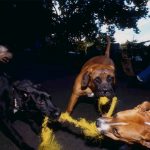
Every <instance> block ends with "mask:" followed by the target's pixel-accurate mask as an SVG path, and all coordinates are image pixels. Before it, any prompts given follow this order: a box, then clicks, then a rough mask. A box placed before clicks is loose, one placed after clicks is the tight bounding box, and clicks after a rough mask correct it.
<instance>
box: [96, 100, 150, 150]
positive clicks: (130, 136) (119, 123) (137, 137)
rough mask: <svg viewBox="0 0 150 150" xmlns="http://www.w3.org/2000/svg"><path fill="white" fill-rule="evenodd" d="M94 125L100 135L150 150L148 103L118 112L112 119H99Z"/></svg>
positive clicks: (149, 109) (149, 103) (149, 112)
mask: <svg viewBox="0 0 150 150" xmlns="http://www.w3.org/2000/svg"><path fill="white" fill-rule="evenodd" d="M96 125H97V128H98V130H99V131H100V132H101V133H102V134H104V135H105V136H108V137H110V138H112V139H114V140H121V141H125V142H127V143H129V144H132V143H140V144H142V145H143V146H146V147H148V148H150V102H147V101H145V102H143V103H142V104H141V105H138V106H137V107H135V108H133V109H130V110H125V111H121V112H118V113H117V114H116V115H115V116H114V117H112V118H99V119H98V120H97V122H96Z"/></svg>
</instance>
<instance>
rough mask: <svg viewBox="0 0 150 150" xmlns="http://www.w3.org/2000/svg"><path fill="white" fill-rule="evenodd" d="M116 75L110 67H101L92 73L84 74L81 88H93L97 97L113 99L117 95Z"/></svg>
mask: <svg viewBox="0 0 150 150" xmlns="http://www.w3.org/2000/svg"><path fill="white" fill-rule="evenodd" d="M114 85H115V75H114V72H113V71H111V70H108V69H100V70H96V71H93V72H92V73H89V72H86V73H85V74H84V75H83V79H82V83H81V88H82V89H83V90H84V89H86V88H87V87H90V89H92V91H93V93H94V95H95V96H96V97H104V96H105V97H107V98H108V99H112V98H113V97H114V96H115V86H114Z"/></svg>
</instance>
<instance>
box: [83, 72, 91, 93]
mask: <svg viewBox="0 0 150 150" xmlns="http://www.w3.org/2000/svg"><path fill="white" fill-rule="evenodd" d="M89 82H90V74H89V72H86V73H84V74H83V76H82V81H81V89H82V90H85V89H86V88H87V87H88V84H89Z"/></svg>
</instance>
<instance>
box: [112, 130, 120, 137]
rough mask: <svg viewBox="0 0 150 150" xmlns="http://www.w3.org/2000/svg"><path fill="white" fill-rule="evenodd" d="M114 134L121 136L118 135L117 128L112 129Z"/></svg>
mask: <svg viewBox="0 0 150 150" xmlns="http://www.w3.org/2000/svg"><path fill="white" fill-rule="evenodd" d="M112 132H113V134H114V135H115V136H117V137H118V136H120V134H119V133H118V129H117V128H112Z"/></svg>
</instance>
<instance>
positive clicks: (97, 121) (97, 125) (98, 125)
mask: <svg viewBox="0 0 150 150" xmlns="http://www.w3.org/2000/svg"><path fill="white" fill-rule="evenodd" d="M100 124H101V123H100V121H99V119H97V120H96V127H100Z"/></svg>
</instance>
